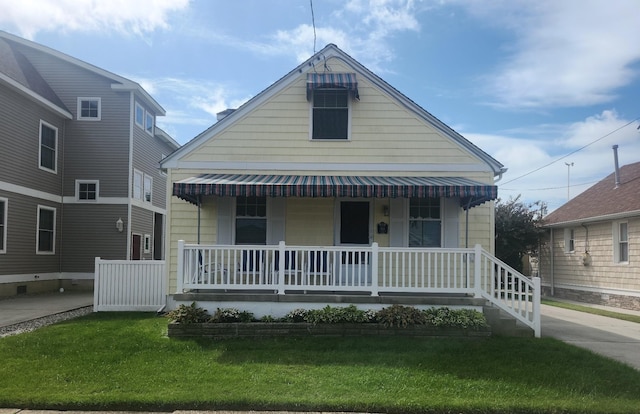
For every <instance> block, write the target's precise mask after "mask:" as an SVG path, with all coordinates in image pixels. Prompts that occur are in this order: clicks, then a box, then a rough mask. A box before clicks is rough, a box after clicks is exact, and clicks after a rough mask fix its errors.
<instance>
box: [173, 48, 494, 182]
mask: <svg viewBox="0 0 640 414" xmlns="http://www.w3.org/2000/svg"><path fill="white" fill-rule="evenodd" d="M329 58H337V59H341V60H342V61H344V62H345V63H346V64H347V65H349V66H350V67H352V68H353V70H354V71H355V72H356V74H357V76H361V77H363V78H365V79H367V80H368V81H369V82H371V83H372V84H373V85H375V86H376V87H378V88H380V89H381V90H383V91H384V92H386V93H388V94H389V95H391V96H392V97H393V98H394V99H396V101H397V102H398V103H399V104H400V105H402V106H403V107H404V108H405V109H407V110H409V111H411V112H412V113H414V114H415V115H417V116H418V117H420V118H421V119H423V120H424V121H425V122H426V123H428V124H430V125H431V126H432V127H434V128H435V129H436V130H438V131H439V132H440V133H442V134H443V135H444V136H446V137H448V138H450V139H452V140H453V141H455V142H457V143H458V144H459V145H460V146H462V147H463V148H465V149H466V150H467V151H469V152H470V153H471V154H473V155H475V156H476V157H478V158H479V159H480V160H482V161H483V162H485V163H486V164H487V165H488V166H489V168H490V169H491V171H493V173H494V176H497V175H501V174H502V173H504V172H505V171H506V168H505V167H504V165H502V164H501V163H500V162H498V161H497V160H495V159H494V158H493V157H491V156H490V155H489V154H487V153H486V152H484V151H482V150H481V149H480V148H478V147H477V146H475V145H474V144H473V143H471V142H470V141H469V140H467V139H466V138H464V137H463V136H462V135H460V134H458V133H457V132H456V131H454V130H453V129H451V128H450V127H448V126H447V125H446V124H444V123H443V122H442V121H440V120H439V119H437V118H436V117H435V116H433V115H432V114H430V113H429V112H427V111H426V110H424V109H423V108H422V107H420V106H419V105H418V104H416V103H415V102H414V101H412V100H411V99H409V98H407V97H406V96H405V95H403V94H402V93H400V92H399V91H398V90H397V89H395V88H394V87H392V86H391V85H389V84H388V83H387V82H385V81H384V80H382V79H381V78H380V77H378V76H377V75H376V74H374V73H373V72H371V71H370V70H369V69H367V68H366V67H364V66H363V65H362V64H360V63H359V62H357V61H356V60H355V59H353V58H352V57H351V56H349V55H347V54H346V53H344V52H343V51H342V50H341V49H339V48H338V47H337V46H336V45H334V44H329V45H327V46H326V47H325V48H324V49H322V50H321V51H319V52H318V53H316V54H315V55H313V56H312V57H311V58H309V59H307V60H306V61H305V62H303V63H302V64H300V65H299V66H297V67H296V68H295V69H294V70H292V71H291V72H289V73H288V74H286V75H285V76H283V77H282V78H281V79H279V80H278V81H276V82H275V83H274V84H272V85H271V86H269V87H268V88H267V89H265V90H264V91H262V92H260V93H259V94H258V95H256V96H255V97H253V98H252V99H250V100H249V101H247V102H246V103H244V104H243V105H242V106H240V107H239V108H238V109H237V110H235V111H233V112H231V113H230V114H229V115H228V116H226V117H224V118H223V119H221V120H220V121H218V122H217V123H215V124H214V125H213V126H211V127H210V128H209V129H207V130H205V131H204V132H202V133H201V134H200V135H198V136H196V137H195V138H194V139H192V140H191V141H189V142H188V143H187V144H185V145H183V146H182V147H181V148H180V149H179V150H177V151H175V152H174V153H173V154H171V155H170V156H169V157H167V158H166V159H165V161H164V162H162V166H163V168H175V167H177V166H178V160H179V159H180V158H181V157H182V156H184V155H186V154H188V153H190V152H191V151H193V150H195V149H196V148H198V147H199V146H200V145H203V144H204V143H206V142H207V141H208V140H209V139H210V138H211V137H213V136H215V135H216V134H217V133H218V132H220V131H222V130H224V129H225V128H226V127H227V126H228V125H230V124H232V123H233V122H235V120H238V119H241V118H242V117H243V116H244V115H245V114H247V113H248V112H250V111H251V110H253V109H255V108H256V107H258V106H260V105H261V104H262V103H264V102H265V101H266V100H268V99H269V98H271V97H272V96H274V95H275V94H277V93H278V92H279V91H281V90H283V89H284V88H286V87H287V86H289V85H290V84H291V83H293V82H295V81H297V80H298V79H299V76H300V74H302V73H305V72H308V71H309V70H310V68H312V67H314V65H320V64H321V63H322V61H326V60H328V59H329Z"/></svg>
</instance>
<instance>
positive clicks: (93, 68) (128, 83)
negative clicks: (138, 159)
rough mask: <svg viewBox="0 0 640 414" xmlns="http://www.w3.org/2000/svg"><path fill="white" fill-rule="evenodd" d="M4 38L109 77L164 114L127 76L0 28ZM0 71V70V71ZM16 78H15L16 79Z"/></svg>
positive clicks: (114, 84) (119, 86) (0, 59)
mask: <svg viewBox="0 0 640 414" xmlns="http://www.w3.org/2000/svg"><path fill="white" fill-rule="evenodd" d="M2 39H4V41H6V42H7V43H10V42H15V43H16V44H19V45H22V46H26V47H29V48H32V49H34V50H38V51H40V52H42V53H46V54H48V55H50V56H54V57H56V58H58V59H61V60H63V61H65V62H68V63H71V64H73V65H76V66H78V67H81V68H83V69H85V70H88V71H91V72H93V73H95V74H97V75H100V76H103V77H105V78H107V79H110V80H112V81H113V84H112V85H111V88H112V89H114V90H121V91H132V92H136V93H138V94H139V95H140V96H141V97H142V98H143V99H144V100H145V101H146V102H147V103H148V104H149V105H150V106H151V107H152V108H153V110H154V111H155V112H156V114H157V115H165V114H166V112H165V110H164V108H162V106H160V104H159V103H158V102H157V101H156V100H155V99H153V97H152V96H151V95H149V94H148V93H147V91H145V90H144V89H143V88H142V86H140V85H139V84H138V83H136V82H133V81H131V80H129V79H127V78H123V77H122V76H118V75H116V74H114V73H111V72H109V71H106V70H104V69H101V68H99V67H97V66H93V65H91V64H89V63H86V62H83V61H82V60H80V59H76V58H74V57H72V56H69V55H66V54H64V53H62V52H59V51H57V50H54V49H51V48H49V47H46V46H44V45H41V44H38V43H35V42H31V41H29V40H26V39H23V38H20V37H18V36H14V35H12V34H10V33H7V32H4V31H2V30H0V40H2ZM2 60H3V55H2V54H0V63H2V62H1V61H2ZM0 72H1V71H0ZM16 80H17V79H16Z"/></svg>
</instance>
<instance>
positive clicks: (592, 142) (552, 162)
mask: <svg viewBox="0 0 640 414" xmlns="http://www.w3.org/2000/svg"><path fill="white" fill-rule="evenodd" d="M638 119H640V117H637V118H636V119H633V120H631V121H629V122H627V123H626V124H624V125H622V126H621V127H619V128H616V129H614V130H613V131H611V132H609V133H608V134H606V135H603V136H601V137H600V138H598V139H596V140H595V141H591V142H590V143H588V144H587V145H585V146H583V147H580V148H578V149H577V150H575V151H572V152H570V153H568V154H566V155H563V156H562V157H560V158H557V159H555V160H553V161H551V162H550V163H548V164H545V165H543V166H542V167H539V168H536V169H535V170H532V171H529V172H528V173H525V174H522V175H521V176H519V177H516V178H514V179H512V180H509V181H506V182H504V183H502V185H505V184H509V183H512V182H514V181H516V180H519V179H521V178H524V177H526V176H528V175H531V174H533V173H535V172H538V171H540V170H541V169H543V168H547V167H548V166H550V165H553V164H555V163H556V162H558V161H562V160H563V159H565V158H567V157H569V156H571V155H573V154H575V153H576V152H579V151H582V150H583V149H585V148H587V147H589V146H591V145H593V144H595V143H596V142H598V141H602V140H603V139H605V138H606V137H608V136H609V135H611V134H614V133H616V132H618V131H620V130H621V129H623V128H626V127H628V126H629V125H631V124H632V123H634V122H636V121H637V120H638Z"/></svg>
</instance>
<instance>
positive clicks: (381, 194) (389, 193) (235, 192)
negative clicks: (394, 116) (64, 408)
mask: <svg viewBox="0 0 640 414" xmlns="http://www.w3.org/2000/svg"><path fill="white" fill-rule="evenodd" d="M173 195H174V196H177V197H179V198H182V199H184V200H186V201H189V202H192V203H196V202H197V200H198V198H199V197H200V196H218V197H237V196H245V197H246V196H260V197H364V198H398V197H403V198H411V197H417V198H435V197H457V198H460V205H461V206H462V207H463V208H465V209H466V208H467V207H475V206H477V205H480V204H482V203H484V202H485V201H489V200H495V199H496V198H497V197H498V187H497V186H495V185H487V184H482V183H479V182H477V181H473V180H469V179H466V178H458V177H364V176H309V175H239V174H202V175H199V176H197V177H191V178H187V179H184V180H180V181H177V182H174V183H173Z"/></svg>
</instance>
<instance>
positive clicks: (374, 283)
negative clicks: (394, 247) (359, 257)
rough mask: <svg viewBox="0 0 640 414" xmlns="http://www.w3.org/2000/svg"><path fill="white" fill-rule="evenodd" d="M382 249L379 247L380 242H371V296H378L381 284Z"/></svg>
mask: <svg viewBox="0 0 640 414" xmlns="http://www.w3.org/2000/svg"><path fill="white" fill-rule="evenodd" d="M379 252H380V249H379V248H378V243H377V242H373V243H371V296H378V289H379V288H380V285H379V284H378V253H379Z"/></svg>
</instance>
